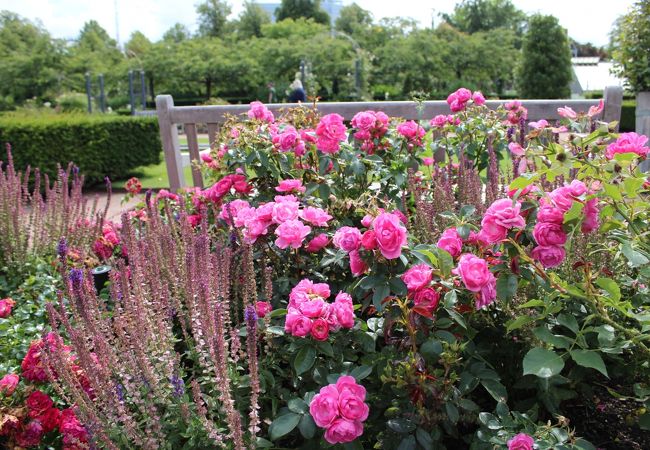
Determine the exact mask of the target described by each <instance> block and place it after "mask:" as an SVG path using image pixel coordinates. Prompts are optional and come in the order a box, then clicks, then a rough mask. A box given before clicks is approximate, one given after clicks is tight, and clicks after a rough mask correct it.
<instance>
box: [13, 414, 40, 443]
mask: <svg viewBox="0 0 650 450" xmlns="http://www.w3.org/2000/svg"><path fill="white" fill-rule="evenodd" d="M44 433H45V431H44V430H43V425H42V424H41V422H40V421H38V420H32V421H31V422H29V423H28V424H27V425H26V426H25V427H24V428H23V429H22V430H21V431H20V433H18V434H16V443H17V444H18V445H19V446H21V447H36V446H37V445H38V444H39V443H40V442H41V438H42V437H43V434H44Z"/></svg>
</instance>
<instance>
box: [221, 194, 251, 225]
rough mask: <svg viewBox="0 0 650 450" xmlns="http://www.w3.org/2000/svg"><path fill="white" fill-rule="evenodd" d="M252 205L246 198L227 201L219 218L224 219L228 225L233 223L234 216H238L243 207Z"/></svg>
mask: <svg viewBox="0 0 650 450" xmlns="http://www.w3.org/2000/svg"><path fill="white" fill-rule="evenodd" d="M250 206H251V205H250V204H249V203H248V202H247V201H246V200H233V201H232V202H228V203H225V204H224V205H223V206H222V207H221V212H220V213H219V219H222V220H224V221H225V222H226V223H227V224H228V225H232V224H233V218H235V217H237V213H239V211H240V210H241V209H243V208H250Z"/></svg>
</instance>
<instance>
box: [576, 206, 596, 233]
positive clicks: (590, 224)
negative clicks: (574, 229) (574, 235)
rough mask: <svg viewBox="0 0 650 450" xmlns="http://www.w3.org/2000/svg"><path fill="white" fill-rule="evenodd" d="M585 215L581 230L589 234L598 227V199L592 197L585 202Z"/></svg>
mask: <svg viewBox="0 0 650 450" xmlns="http://www.w3.org/2000/svg"><path fill="white" fill-rule="evenodd" d="M582 212H583V213H584V215H585V218H584V220H583V221H582V225H581V227H580V230H581V231H582V232H583V233H585V234H587V233H591V232H592V231H594V230H596V229H597V228H598V225H599V223H598V199H596V198H592V199H591V200H589V201H587V202H586V203H585V207H584V209H583V210H582Z"/></svg>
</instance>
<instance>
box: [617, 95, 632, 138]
mask: <svg viewBox="0 0 650 450" xmlns="http://www.w3.org/2000/svg"><path fill="white" fill-rule="evenodd" d="M635 128H636V100H623V106H622V107H621V123H620V125H619V129H620V130H621V131H634V129H635Z"/></svg>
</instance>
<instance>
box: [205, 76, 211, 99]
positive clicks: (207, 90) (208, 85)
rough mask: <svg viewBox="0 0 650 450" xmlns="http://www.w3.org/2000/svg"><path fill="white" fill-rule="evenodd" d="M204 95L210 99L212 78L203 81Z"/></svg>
mask: <svg viewBox="0 0 650 450" xmlns="http://www.w3.org/2000/svg"><path fill="white" fill-rule="evenodd" d="M205 93H206V95H207V96H208V98H212V78H209V77H208V78H206V79H205Z"/></svg>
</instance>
